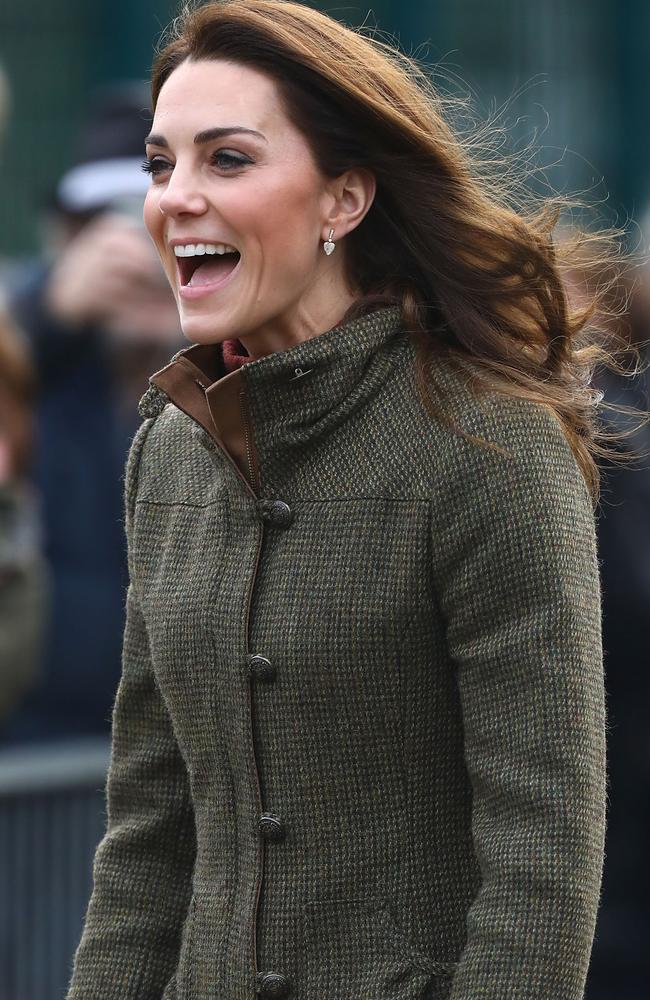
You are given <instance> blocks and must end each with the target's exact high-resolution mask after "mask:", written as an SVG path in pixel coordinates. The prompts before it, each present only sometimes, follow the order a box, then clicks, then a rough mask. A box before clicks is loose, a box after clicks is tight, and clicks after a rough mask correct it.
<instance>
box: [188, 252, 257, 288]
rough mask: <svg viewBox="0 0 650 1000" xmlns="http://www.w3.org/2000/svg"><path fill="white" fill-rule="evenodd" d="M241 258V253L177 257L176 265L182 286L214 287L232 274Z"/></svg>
mask: <svg viewBox="0 0 650 1000" xmlns="http://www.w3.org/2000/svg"><path fill="white" fill-rule="evenodd" d="M240 258H241V254H240V253H239V251H234V252H232V253H224V254H214V255H212V256H208V255H202V256H198V255H197V256H193V257H177V258H176V265H177V267H178V274H179V277H180V282H181V286H182V287H184V288H187V287H189V288H200V287H201V286H202V285H214V284H216V283H218V282H221V281H223V280H224V279H225V278H227V277H228V275H229V274H232V272H233V271H234V270H235V268H236V267H237V264H238V263H239V260H240Z"/></svg>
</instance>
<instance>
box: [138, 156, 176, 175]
mask: <svg viewBox="0 0 650 1000" xmlns="http://www.w3.org/2000/svg"><path fill="white" fill-rule="evenodd" d="M169 166H170V164H169V163H168V162H167V160H163V159H162V157H160V156H154V157H152V158H151V159H149V157H148V156H147V157H146V158H145V159H144V160H143V161H142V169H143V170H144V172H145V174H153V175H155V174H160V173H162V172H163V170H167V169H168V168H169Z"/></svg>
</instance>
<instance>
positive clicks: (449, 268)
mask: <svg viewBox="0 0 650 1000" xmlns="http://www.w3.org/2000/svg"><path fill="white" fill-rule="evenodd" d="M218 58H223V59H228V60H231V61H233V62H238V63H241V64H244V65H248V66H250V67H253V68H256V69H258V70H260V71H262V72H265V73H266V74H268V75H269V76H271V77H272V78H273V79H274V80H275V81H276V83H277V85H278V87H279V90H280V93H281V96H282V99H283V101H284V105H285V108H286V111H287V114H288V115H289V117H290V119H291V120H292V122H293V123H294V124H295V125H296V126H297V127H298V128H299V129H300V130H301V131H302V133H303V134H304V135H305V137H306V139H307V140H308V142H309V143H310V146H311V148H312V150H313V153H314V156H315V159H316V162H317V164H318V166H319V168H320V169H321V171H322V172H323V174H324V175H326V176H328V177H337V176H339V175H340V174H342V173H343V172H345V171H346V170H349V169H351V168H353V167H366V168H367V169H369V170H371V171H372V173H373V174H374V176H375V178H376V181H377V191H376V195H375V199H374V201H373V204H372V206H371V208H370V210H369V212H368V213H367V215H366V217H365V218H364V220H363V222H362V223H361V224H360V225H359V226H358V227H357V228H356V229H355V230H353V231H352V232H350V233H349V234H348V235H347V236H346V238H345V260H346V267H347V270H348V279H349V281H350V285H351V287H353V288H355V289H358V290H359V291H360V292H361V296H360V298H359V299H358V300H357V301H356V302H355V303H354V304H353V306H352V307H351V309H350V310H348V312H347V313H346V316H345V317H344V319H345V320H347V319H353V318H355V317H356V316H359V315H362V314H363V313H364V312H367V311H369V310H370V309H372V308H376V307H377V306H378V305H380V304H382V303H385V304H388V303H398V304H400V305H401V308H402V316H403V322H404V326H405V329H406V330H407V331H408V332H409V333H410V334H411V336H412V337H413V338H414V340H415V342H416V344H417V347H418V352H417V363H416V379H417V385H418V388H419V391H420V393H421V396H422V399H423V402H424V404H425V405H426V406H427V409H428V410H429V412H430V413H431V414H432V415H434V416H436V417H437V418H439V419H441V420H443V421H444V422H445V424H446V425H448V426H449V427H451V428H453V429H454V430H456V431H457V432H458V433H460V434H462V435H463V436H464V437H466V438H469V439H470V440H473V441H477V442H478V443H480V444H481V445H484V446H487V447H494V448H496V447H497V446H496V445H494V444H493V443H491V442H487V441H483V440H481V439H477V438H474V437H473V436H472V435H469V434H468V433H466V432H465V431H464V430H463V429H462V428H460V427H458V426H457V425H456V424H455V422H454V420H453V417H452V415H451V407H450V406H449V404H450V403H451V402H452V401H451V400H448V399H445V396H444V393H443V391H442V387H441V386H439V385H436V384H435V371H436V367H437V365H436V363H435V362H436V360H437V359H438V358H439V357H440V356H444V357H445V358H447V359H448V361H449V362H450V363H451V364H452V365H453V366H454V367H455V368H456V369H457V370H458V371H459V372H461V373H462V374H463V376H464V377H465V378H466V380H467V383H468V385H469V387H470V388H471V389H472V391H474V392H475V393H476V394H480V393H481V392H484V391H486V390H489V389H491V390H496V391H498V392H501V393H503V394H505V395H508V396H513V397H514V396H516V397H520V398H524V399H528V400H531V401H534V402H537V403H539V404H542V405H544V406H546V407H547V408H548V409H550V410H551V411H552V412H553V413H554V414H555V415H556V416H557V418H558V419H559V421H560V423H561V425H562V428H563V430H564V432H565V434H566V437H567V439H568V442H569V444H570V445H571V447H572V449H573V452H574V454H575V456H576V460H577V462H578V464H579V466H580V468H581V470H582V473H583V475H584V477H585V481H586V483H587V485H588V487H589V490H590V493H591V495H592V498H593V500H594V502H596V501H597V500H598V495H599V470H598V465H597V461H596V458H597V456H600V457H604V458H610V459H613V460H619V459H618V452H617V451H615V449H614V447H611V446H612V445H614V444H615V441H616V437H615V435H613V434H612V433H611V432H607V431H606V430H605V429H604V427H601V426H600V423H599V421H598V409H599V406H606V405H608V404H605V403H603V402H602V401H601V400H600V398H599V394H598V393H597V392H596V390H594V389H593V388H592V386H591V380H592V376H593V372H594V368H595V367H596V365H597V364H603V365H605V366H607V367H610V368H614V369H615V370H617V371H622V370H625V369H624V368H623V366H622V364H619V363H618V362H617V361H616V354H615V351H620V350H622V348H623V346H624V341H623V339H622V338H621V337H620V335H618V334H616V333H615V332H613V326H614V324H613V323H612V319H616V318H617V317H620V316H622V315H623V310H624V303H622V304H621V303H617V302H616V301H615V295H614V298H613V297H612V296H613V293H614V292H615V290H616V288H617V287H618V275H619V272H620V269H621V266H622V265H623V264H624V263H625V261H626V259H627V260H628V261H629V258H626V255H625V254H624V253H623V250H622V237H623V236H624V232H623V230H620V229H613V228H609V229H604V228H603V229H601V230H600V231H599V232H596V233H593V232H587V231H577V232H576V234H575V236H574V237H571V238H569V239H564V240H563V241H562V242H561V243H559V242H557V243H556V242H554V239H553V235H552V234H553V230H554V229H555V226H556V223H557V222H558V220H559V218H560V213H561V211H562V209H563V208H565V209H566V208H567V207H568V208H572V207H575V206H576V205H579V204H580V203H579V202H575V201H574V202H570V201H569V199H568V198H567V197H566V196H560V195H556V194H552V195H551V196H548V197H545V198H544V199H543V200H542V202H541V204H537V205H536V206H535V207H534V208H533V207H530V206H532V200H531V199H532V196H530V195H529V192H527V191H526V190H525V186H524V182H525V178H524V177H523V176H522V177H521V178H519V179H517V177H516V176H515V174H516V171H513V169H512V167H511V164H509V163H508V162H507V161H506V160H505V159H504V158H503V156H500V157H497V158H496V159H494V158H490V157H489V156H486V155H485V141H484V140H486V141H489V134H488V133H489V128H488V130H487V133H486V132H485V130H484V131H483V133H482V134H481V132H480V131H479V132H478V133H476V134H474V135H473V136H465V135H461V134H460V132H459V131H458V130H457V129H454V128H453V127H452V124H451V117H452V114H453V111H454V109H455V107H457V103H458V99H457V98H453V97H449V96H444V97H443V96H442V95H441V94H440V93H439V92H438V90H437V89H436V88H435V87H434V85H433V82H432V79H431V77H430V75H429V73H428V72H427V71H426V69H425V68H424V67H423V66H422V65H420V64H418V63H417V62H416V61H415V60H414V59H412V58H411V57H409V56H407V55H405V54H404V53H402V52H400V51H399V49H398V48H397V46H395V45H392V44H389V43H387V42H384V41H381V40H380V39H379V38H377V37H373V36H370V35H367V34H365V33H364V32H363V31H362V29H357V30H353V29H351V28H348V27H346V26H344V25H342V24H340V23H339V22H338V21H336V20H334V19H333V18H331V17H329V16H327V15H325V14H323V13H320V12H319V11H316V10H313V9H312V8H310V7H306V6H304V5H303V4H300V3H293V2H289V0H220V2H216V3H207V4H204V5H200V6H198V7H197V6H196V4H189V5H188V6H186V7H185V8H184V9H183V12H182V13H181V15H180V16H179V17H178V18H176V20H175V21H174V22H173V24H172V25H171V27H170V29H169V31H168V33H167V34H166V35H165V36H163V40H162V44H161V48H160V50H159V52H158V54H157V57H156V59H155V62H154V66H153V71H152V99H153V106H154V108H155V106H156V102H157V99H158V95H159V93H160V89H161V87H162V86H163V84H164V82H165V80H166V79H167V78H168V77H169V75H170V74H171V73H172V72H173V70H174V69H175V68H176V67H177V66H178V65H180V63H182V62H183V61H185V60H186V59H192V60H195V61H198V60H201V59H208V60H210V59H218ZM479 153H480V154H481V155H479ZM527 206H528V207H527ZM576 254H578V255H579V258H580V268H581V272H582V273H584V274H586V275H587V276H588V277H589V278H590V287H592V288H593V287H594V285H595V288H596V290H595V291H594V292H593V294H591V295H590V297H589V300H588V301H586V302H584V301H583V302H581V304H580V305H579V306H575V307H572V305H571V303H570V299H569V296H568V294H567V288H566V284H565V280H564V278H563V269H564V268H567V269H568V268H571V266H572V261H573V260H574V257H575V255H576ZM594 279H595V280H594ZM434 387H435V388H434Z"/></svg>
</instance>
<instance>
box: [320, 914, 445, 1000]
mask: <svg viewBox="0 0 650 1000" xmlns="http://www.w3.org/2000/svg"><path fill="white" fill-rule="evenodd" d="M303 933H304V942H303V945H304V947H303V960H304V963H305V968H304V974H305V995H309V996H317V995H319V994H323V995H327V997H328V1000H444V998H446V997H447V996H448V995H449V993H450V991H451V983H452V979H453V972H454V968H455V965H454V963H451V962H439V961H436V960H435V959H432V958H430V957H429V956H427V955H424V954H423V953H422V952H421V951H419V950H418V949H416V948H414V947H413V945H412V944H411V943H410V942H409V941H408V940H407V938H406V937H405V935H404V933H403V932H402V930H401V929H400V928H399V927H398V925H397V923H396V921H395V919H394V916H393V914H392V912H391V910H390V908H389V906H388V903H387V901H386V900H384V899H382V898H380V897H377V896H371V897H364V898H354V899H320V900H310V901H309V902H307V903H306V904H305V921H304V927H303Z"/></svg>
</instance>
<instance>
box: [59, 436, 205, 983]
mask: <svg viewBox="0 0 650 1000" xmlns="http://www.w3.org/2000/svg"><path fill="white" fill-rule="evenodd" d="M152 423H153V420H151V419H150V420H146V421H144V423H143V424H142V425H141V427H140V428H139V430H138V432H137V434H136V436H135V438H134V441H133V444H132V446H131V450H130V453H129V458H128V460H127V471H126V489H125V499H126V526H127V542H128V552H129V576H130V582H129V587H128V591H127V599H126V624H125V632H124V643H123V659H122V676H121V680H120V684H119V687H118V691H117V696H116V700H115V705H114V709H113V727H112V750H111V763H110V767H109V772H108V779H107V788H106V796H107V816H108V819H107V827H106V832H105V835H104V837H103V839H102V840H101V842H100V844H99V846H98V848H97V851H96V854H95V861H94V867H93V877H94V887H93V892H92V896H91V899H90V903H89V906H88V910H87V914H86V919H85V925H84V930H83V934H82V937H81V941H80V943H79V947H78V949H77V952H76V955H75V959H74V968H73V974H72V981H71V984H70V989H69V992H68V1000H95V998H97V1000H130V998H133V1000H136V998H137V1000H161V997H162V996H163V993H164V991H165V987H166V985H167V984H168V983H169V985H170V989H171V987H172V985H173V982H172V980H173V975H174V972H175V969H176V964H177V958H178V951H179V946H180V936H181V932H182V926H183V922H184V920H185V915H186V912H187V907H188V905H189V899H190V896H191V877H192V870H193V865H194V857H195V852H196V840H195V827H194V817H193V812H192V808H191V802H190V794H189V787H188V777H187V772H186V769H185V766H184V763H183V760H182V757H181V754H180V752H179V749H178V745H177V743H176V740H175V738H174V733H173V731H172V726H171V724H170V718H169V715H168V712H167V710H166V707H165V704H164V702H163V699H162V697H161V695H160V692H159V689H158V687H157V685H156V680H155V677H154V673H153V670H152V665H151V659H150V653H149V643H148V639H147V630H146V626H145V622H144V620H143V616H142V611H141V607H140V603H139V599H138V580H137V575H138V574H137V566H136V565H134V558H133V541H132V534H133V519H134V500H135V494H136V484H137V474H138V466H139V462H140V456H141V454H142V450H143V447H144V444H145V439H146V435H147V433H148V430H149V428H150V426H151V425H152Z"/></svg>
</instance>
